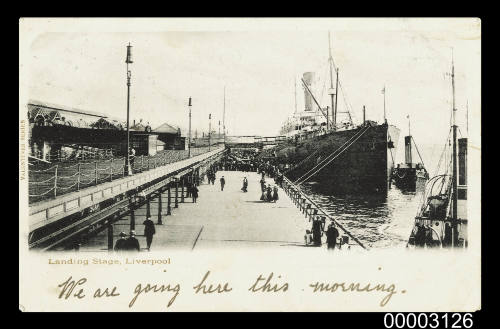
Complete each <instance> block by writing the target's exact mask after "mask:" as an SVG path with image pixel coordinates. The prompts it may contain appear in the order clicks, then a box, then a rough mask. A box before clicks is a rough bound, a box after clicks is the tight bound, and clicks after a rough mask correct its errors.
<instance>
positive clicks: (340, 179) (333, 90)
mask: <svg viewBox="0 0 500 329" xmlns="http://www.w3.org/2000/svg"><path fill="white" fill-rule="evenodd" d="M329 50H330V51H329V59H328V61H329V71H330V88H329V90H328V95H329V96H330V101H331V107H330V106H326V107H324V106H321V105H320V104H319V102H318V101H317V99H316V97H315V96H314V94H313V92H312V91H311V85H312V84H313V82H314V79H315V78H314V77H315V73H314V72H306V73H304V74H303V76H302V79H301V81H302V85H303V88H304V105H305V106H304V110H303V111H300V112H298V111H297V106H296V109H295V112H294V114H293V115H291V116H290V117H289V118H288V119H287V120H286V121H285V123H284V124H283V125H282V127H281V130H280V134H281V135H282V136H284V137H285V138H284V140H285V142H283V143H281V144H279V145H278V146H277V147H276V148H275V149H274V151H273V152H274V154H273V156H274V160H275V162H276V163H277V164H278V166H279V167H280V168H281V169H282V170H283V172H284V175H285V176H287V177H288V178H289V179H290V180H292V181H293V182H295V184H297V185H300V184H302V183H305V182H316V183H318V184H313V185H314V186H315V188H316V189H318V190H321V191H322V192H326V193H334V194H339V193H340V194H342V193H371V194H373V193H377V194H384V193H386V192H387V190H388V188H389V187H390V183H391V174H392V170H393V168H394V159H395V157H396V150H397V143H398V139H399V132H400V131H399V129H398V128H397V127H396V126H394V125H390V124H388V122H387V120H386V119H385V115H384V122H383V123H377V122H375V121H370V120H366V118H365V116H366V112H365V108H363V122H362V123H361V124H359V125H355V124H354V123H353V120H352V117H351V112H350V111H349V110H348V105H347V104H345V107H346V110H345V111H343V112H340V111H338V107H337V104H338V101H337V100H338V98H339V97H338V96H339V95H338V94H339V90H340V91H341V92H343V90H342V89H341V88H342V86H341V85H340V82H339V78H338V77H339V71H338V69H337V68H336V67H335V65H334V61H333V58H332V55H331V48H330V47H329ZM333 72H335V73H336V81H335V86H334V79H333ZM382 92H383V93H384V113H385V87H384V90H383V91H382ZM342 96H344V95H342ZM295 97H296V93H295ZM342 98H343V99H344V97H342ZM295 104H297V103H296V102H295ZM340 114H344V117H346V119H344V120H343V121H339V120H338V117H339V115H340ZM345 114H346V115H345Z"/></svg>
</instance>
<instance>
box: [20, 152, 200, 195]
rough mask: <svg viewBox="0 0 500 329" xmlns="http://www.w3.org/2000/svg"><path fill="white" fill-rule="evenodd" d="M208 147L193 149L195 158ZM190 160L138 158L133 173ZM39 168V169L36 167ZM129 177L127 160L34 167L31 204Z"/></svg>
mask: <svg viewBox="0 0 500 329" xmlns="http://www.w3.org/2000/svg"><path fill="white" fill-rule="evenodd" d="M208 149H209V148H208V147H199V148H192V149H191V157H195V156H197V155H200V154H203V153H206V152H208ZM187 158H188V150H168V151H161V152H158V153H157V154H156V155H154V156H136V157H135V158H134V160H133V164H132V172H133V173H141V172H144V171H147V170H150V169H154V168H157V167H160V166H164V165H167V164H170V163H173V162H177V161H181V160H184V159H187ZM33 167H35V168H33ZM124 176H125V158H124V157H121V158H113V159H109V160H95V161H74V162H59V163H41V164H40V165H39V166H30V170H29V184H28V185H29V203H33V202H38V201H42V200H46V199H51V198H55V197H57V196H59V195H62V194H66V193H70V192H76V191H80V190H81V189H84V188H87V187H91V186H96V185H99V184H102V183H105V182H110V181H113V180H115V179H117V178H122V177H124Z"/></svg>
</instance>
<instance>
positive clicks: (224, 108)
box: [219, 86, 226, 145]
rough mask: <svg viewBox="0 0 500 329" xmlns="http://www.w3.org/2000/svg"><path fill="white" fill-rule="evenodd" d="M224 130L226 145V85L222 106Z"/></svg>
mask: <svg viewBox="0 0 500 329" xmlns="http://www.w3.org/2000/svg"><path fill="white" fill-rule="evenodd" d="M222 132H223V133H224V145H226V86H224V105H223V108H222ZM219 137H220V136H219Z"/></svg>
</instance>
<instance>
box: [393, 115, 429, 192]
mask: <svg viewBox="0 0 500 329" xmlns="http://www.w3.org/2000/svg"><path fill="white" fill-rule="evenodd" d="M407 118H408V119H409V118H410V117H409V116H407ZM412 141H413V144H415V149H416V150H417V154H418V157H419V158H420V162H419V163H413V162H412V147H411V146H412ZM392 178H393V180H394V184H395V185H396V186H397V187H398V188H399V189H401V190H404V191H415V190H416V189H417V186H425V182H426V181H427V180H428V179H429V173H428V172H427V170H426V169H425V166H424V160H422V157H421V156H420V152H419V151H418V147H417V144H416V143H415V140H414V139H413V136H412V135H411V133H410V122H409V120H408V136H405V163H399V164H398V165H397V166H396V168H394V170H393V172H392Z"/></svg>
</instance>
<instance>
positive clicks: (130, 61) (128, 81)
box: [125, 42, 133, 175]
mask: <svg viewBox="0 0 500 329" xmlns="http://www.w3.org/2000/svg"><path fill="white" fill-rule="evenodd" d="M125 63H127V156H126V157H125V160H126V163H125V166H126V167H127V175H130V174H132V170H131V168H130V128H129V125H130V78H131V77H132V73H131V72H130V70H129V69H128V65H129V64H132V63H133V61H132V46H131V45H130V42H129V43H128V46H127V59H125Z"/></svg>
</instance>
